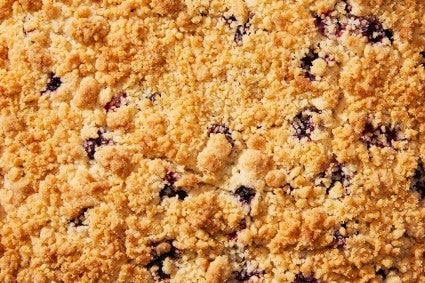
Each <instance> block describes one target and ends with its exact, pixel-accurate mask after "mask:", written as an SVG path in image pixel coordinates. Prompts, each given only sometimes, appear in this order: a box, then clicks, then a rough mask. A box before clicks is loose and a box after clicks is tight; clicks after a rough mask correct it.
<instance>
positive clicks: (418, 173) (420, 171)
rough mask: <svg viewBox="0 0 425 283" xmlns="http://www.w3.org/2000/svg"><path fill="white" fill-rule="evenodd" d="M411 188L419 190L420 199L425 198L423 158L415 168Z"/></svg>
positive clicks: (414, 190) (415, 190)
mask: <svg viewBox="0 0 425 283" xmlns="http://www.w3.org/2000/svg"><path fill="white" fill-rule="evenodd" d="M410 190H412V191H413V192H418V193H419V197H420V199H424V198H425V168H424V164H423V162H422V160H419V162H418V166H417V167H416V169H415V173H414V174H413V178H412V183H411V185H410Z"/></svg>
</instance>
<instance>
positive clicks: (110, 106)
mask: <svg viewBox="0 0 425 283" xmlns="http://www.w3.org/2000/svg"><path fill="white" fill-rule="evenodd" d="M123 105H127V93H125V92H124V91H121V92H119V93H118V94H117V95H116V96H114V97H112V98H111V100H110V101H109V102H108V103H106V104H105V106H104V108H105V110H106V112H110V111H116V110H117V109H118V108H120V107H121V106H123Z"/></svg>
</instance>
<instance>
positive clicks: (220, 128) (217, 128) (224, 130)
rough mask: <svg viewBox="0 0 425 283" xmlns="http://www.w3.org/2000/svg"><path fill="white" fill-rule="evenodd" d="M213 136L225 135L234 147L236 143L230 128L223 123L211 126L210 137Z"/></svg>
mask: <svg viewBox="0 0 425 283" xmlns="http://www.w3.org/2000/svg"><path fill="white" fill-rule="evenodd" d="M212 134H223V135H224V136H225V137H226V139H227V141H228V142H229V143H230V144H231V145H232V146H233V145H235V141H234V140H233V138H232V132H231V131H230V129H229V127H227V126H226V125H225V124H223V123H221V124H213V125H211V127H210V128H209V129H208V136H211V135H212Z"/></svg>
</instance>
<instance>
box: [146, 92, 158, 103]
mask: <svg viewBox="0 0 425 283" xmlns="http://www.w3.org/2000/svg"><path fill="white" fill-rule="evenodd" d="M158 97H161V93H160V92H157V91H156V92H154V93H152V94H151V95H149V96H148V97H147V98H148V99H149V100H150V101H152V102H155V101H156V100H157V99H158Z"/></svg>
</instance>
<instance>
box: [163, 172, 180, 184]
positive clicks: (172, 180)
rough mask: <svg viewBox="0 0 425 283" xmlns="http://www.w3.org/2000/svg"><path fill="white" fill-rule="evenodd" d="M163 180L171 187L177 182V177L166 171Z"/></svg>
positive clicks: (173, 173)
mask: <svg viewBox="0 0 425 283" xmlns="http://www.w3.org/2000/svg"><path fill="white" fill-rule="evenodd" d="M164 179H165V181H166V182H167V183H168V184H169V185H171V186H172V185H174V183H175V182H176V181H177V179H178V175H177V174H176V173H175V172H173V171H170V170H168V171H167V173H165V176H164Z"/></svg>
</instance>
